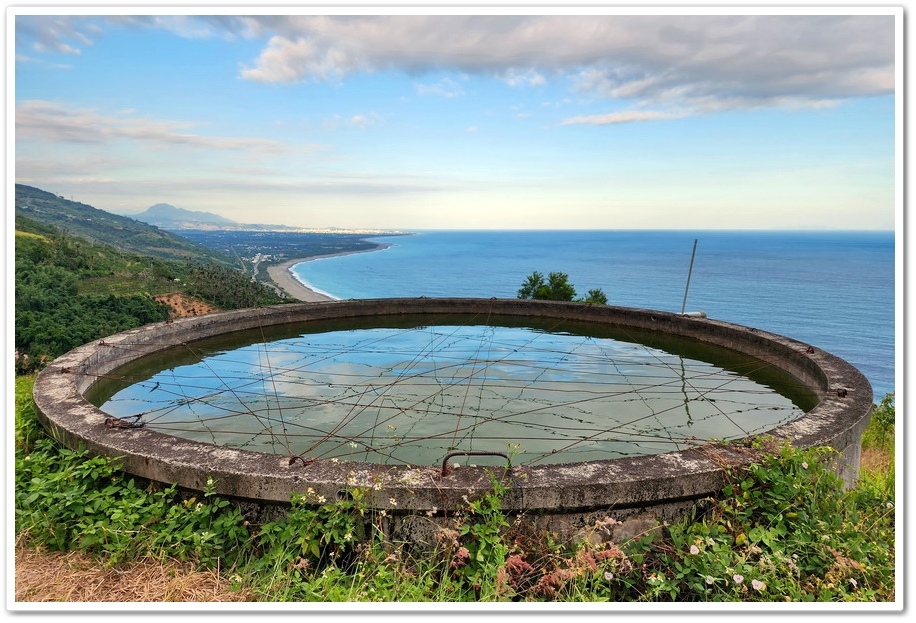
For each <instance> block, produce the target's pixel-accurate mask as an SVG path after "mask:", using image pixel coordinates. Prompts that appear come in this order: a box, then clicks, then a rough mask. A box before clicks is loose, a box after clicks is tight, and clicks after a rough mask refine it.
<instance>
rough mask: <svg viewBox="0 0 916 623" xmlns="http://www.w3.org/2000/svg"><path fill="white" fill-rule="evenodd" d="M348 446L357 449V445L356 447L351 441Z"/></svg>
mask: <svg viewBox="0 0 916 623" xmlns="http://www.w3.org/2000/svg"><path fill="white" fill-rule="evenodd" d="M348 445H349V446H350V447H351V448H358V447H359V446H358V445H356V442H355V441H351V442H350V443H349V444H348Z"/></svg>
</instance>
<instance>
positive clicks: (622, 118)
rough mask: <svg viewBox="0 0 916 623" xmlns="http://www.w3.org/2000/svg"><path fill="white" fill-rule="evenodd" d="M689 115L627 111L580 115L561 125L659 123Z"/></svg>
mask: <svg viewBox="0 0 916 623" xmlns="http://www.w3.org/2000/svg"><path fill="white" fill-rule="evenodd" d="M685 116H687V113H674V112H661V111H657V110H627V111H621V112H613V113H608V114H606V115H580V116H578V117H570V118H569V119H564V120H563V122H562V124H561V125H616V124H620V123H635V122H638V121H658V120H659V119H679V118H681V117H685Z"/></svg>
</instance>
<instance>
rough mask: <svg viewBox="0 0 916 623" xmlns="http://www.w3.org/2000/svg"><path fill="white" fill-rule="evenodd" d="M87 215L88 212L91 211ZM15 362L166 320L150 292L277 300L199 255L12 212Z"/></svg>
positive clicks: (227, 305) (234, 305)
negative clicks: (69, 230) (111, 240)
mask: <svg viewBox="0 0 916 623" xmlns="http://www.w3.org/2000/svg"><path fill="white" fill-rule="evenodd" d="M90 214H91V213H90ZM15 253H16V256H15V346H16V352H15V366H16V371H17V372H30V371H33V370H35V369H37V368H41V367H42V366H43V365H44V364H46V363H48V362H49V361H51V360H52V359H54V358H55V357H57V356H59V355H62V354H63V353H65V352H67V351H68V350H70V349H72V348H76V347H77V346H80V345H82V344H85V343H87V342H91V341H93V340H97V339H100V338H102V337H105V336H106V335H111V334H113V333H117V332H119V331H124V330H127V329H132V328H134V327H138V326H141V325H144V324H148V323H151V322H159V321H162V320H166V319H168V318H169V312H170V309H169V307H168V306H167V305H164V304H163V303H161V302H159V301H157V300H156V298H155V297H156V296H157V295H162V294H171V295H174V294H180V295H183V296H186V297H189V298H190V299H193V300H197V301H202V302H204V303H207V304H209V305H211V306H213V307H215V308H217V309H238V308H242V307H256V306H259V305H273V304H277V303H281V302H284V299H283V298H282V297H280V296H279V295H278V294H277V293H276V292H275V291H274V290H273V289H272V288H270V287H268V286H266V285H264V284H262V283H257V282H253V281H252V280H251V277H250V275H249V274H247V273H244V272H242V271H241V270H238V269H236V268H233V267H230V266H227V265H225V264H220V263H217V262H214V261H211V260H209V259H207V258H206V257H203V256H200V257H197V256H195V257H190V256H189V257H188V258H187V259H182V260H173V259H165V258H161V257H154V256H151V255H142V254H139V253H129V252H125V251H123V250H120V249H116V248H114V247H112V246H110V245H106V244H101V243H97V242H93V241H90V240H86V239H85V238H79V237H76V236H71V235H67V234H64V233H63V232H61V231H60V230H58V229H56V228H55V227H53V226H51V225H48V224H46V223H41V222H37V221H33V220H32V219H30V218H28V217H25V216H22V215H19V216H17V217H16V240H15Z"/></svg>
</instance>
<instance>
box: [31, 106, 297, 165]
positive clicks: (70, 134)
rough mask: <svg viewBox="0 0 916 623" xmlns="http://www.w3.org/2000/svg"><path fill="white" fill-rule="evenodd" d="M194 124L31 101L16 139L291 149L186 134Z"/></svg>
mask: <svg viewBox="0 0 916 623" xmlns="http://www.w3.org/2000/svg"><path fill="white" fill-rule="evenodd" d="M190 127H193V126H192V124H190V123H186V122H175V121H163V120H157V119H148V118H141V117H123V116H122V117H112V116H106V115H103V114H100V113H98V112H96V111H93V110H87V109H79V108H71V107H67V106H64V105H61V104H57V103H54V102H48V101H40V100H31V101H26V102H21V103H19V104H17V106H16V140H17V141H20V140H29V139H42V140H47V141H60V142H65V143H105V142H108V141H110V140H114V139H130V140H134V141H140V142H143V143H147V144H150V145H154V146H159V147H165V146H176V145H183V146H188V147H200V148H210V149H220V150H227V149H228V150H242V151H249V152H254V153H279V152H282V151H285V150H286V149H287V148H286V147H285V146H284V145H283V144H281V143H278V142H276V141H271V140H266V139H261V138H248V137H234V136H205V135H201V134H191V133H188V132H184V131H182V130H186V129H188V128H190Z"/></svg>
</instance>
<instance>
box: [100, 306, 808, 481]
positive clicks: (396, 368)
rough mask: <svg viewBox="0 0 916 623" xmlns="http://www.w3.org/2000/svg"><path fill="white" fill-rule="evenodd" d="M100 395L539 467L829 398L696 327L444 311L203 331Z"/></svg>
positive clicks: (337, 443) (430, 454)
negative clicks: (704, 339) (664, 329)
mask: <svg viewBox="0 0 916 623" xmlns="http://www.w3.org/2000/svg"><path fill="white" fill-rule="evenodd" d="M88 397H89V398H90V400H92V401H93V402H94V403H95V404H96V405H98V406H99V407H100V408H101V409H102V410H103V411H104V412H106V413H108V414H110V415H112V416H115V417H118V418H121V419H124V420H126V421H128V422H135V423H137V424H142V425H143V426H145V427H148V428H149V429H151V430H155V431H158V432H161V433H165V434H169V435H174V436H177V437H183V438H187V439H192V440H196V441H203V442H209V443H214V444H218V445H224V446H231V447H235V448H241V449H246V450H253V451H259V452H268V453H276V454H283V455H290V456H302V457H303V458H306V459H307V458H326V459H327V458H335V459H337V460H354V461H366V462H373V463H383V464H410V465H425V464H437V463H438V462H441V461H442V460H443V458H444V457H445V456H446V455H448V454H450V453H453V452H456V451H459V452H460V451H465V452H470V453H475V452H496V453H502V454H506V455H508V456H509V457H510V458H511V461H512V463H513V464H543V463H569V462H579V461H587V460H598V459H613V458H619V457H624V456H633V455H645V454H656V453H663V452H669V451H675V450H683V449H685V448H687V447H690V446H692V445H696V444H702V443H706V442H708V441H709V440H711V439H715V440H728V439H737V438H742V437H746V436H748V435H752V434H757V433H763V432H765V431H767V430H770V429H772V428H774V427H776V426H778V425H780V424H783V423H785V422H788V421H791V420H793V419H795V418H798V417H800V416H801V415H803V414H804V412H805V411H806V410H808V409H810V408H811V407H813V406H814V405H815V404H816V398H815V397H814V396H813V394H811V393H810V391H809V390H807V389H805V388H804V387H803V386H802V385H801V384H800V383H799V382H798V381H797V380H795V379H794V378H793V377H791V376H790V375H788V374H786V373H785V372H782V371H780V370H778V369H776V368H774V367H773V366H770V365H768V364H766V363H765V362H763V361H761V360H759V359H755V358H753V357H749V356H747V355H744V354H740V353H737V352H735V351H731V350H728V349H723V348H719V347H714V346H711V345H709V344H705V343H701V342H698V341H695V340H690V339H686V338H679V337H675V336H669V335H662V334H658V333H651V332H644V331H638V330H633V329H624V328H618V327H614V326H608V325H602V324H596V323H584V322H570V321H564V320H556V319H520V318H518V317H510V316H505V317H499V316H489V315H453V316H443V315H441V314H437V315H429V316H424V315H407V316H404V315H401V316H390V317H384V316H383V317H374V318H371V319H367V318H360V319H350V320H346V319H344V320H339V319H338V320H333V321H326V320H322V321H311V322H307V323H295V324H291V325H283V326H280V327H272V328H269V329H268V328H265V329H264V330H257V331H245V332H237V333H230V334H225V335H222V336H220V337H218V338H210V339H206V340H200V341H195V342H191V343H188V344H185V345H183V346H181V347H176V348H171V349H169V350H166V351H161V352H159V353H157V354H155V355H153V356H149V357H145V358H143V359H140V360H138V361H135V362H133V363H131V364H129V365H127V366H125V367H123V368H120V369H118V370H116V371H115V372H114V373H113V374H111V375H108V378H106V379H104V380H102V381H101V382H99V383H97V384H96V385H95V386H94V387H93V389H92V391H91V392H90V393H89V395H88ZM486 460H487V459H483V458H481V457H479V456H471V457H468V458H463V459H456V462H457V461H461V462H465V463H467V462H471V463H478V462H486Z"/></svg>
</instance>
